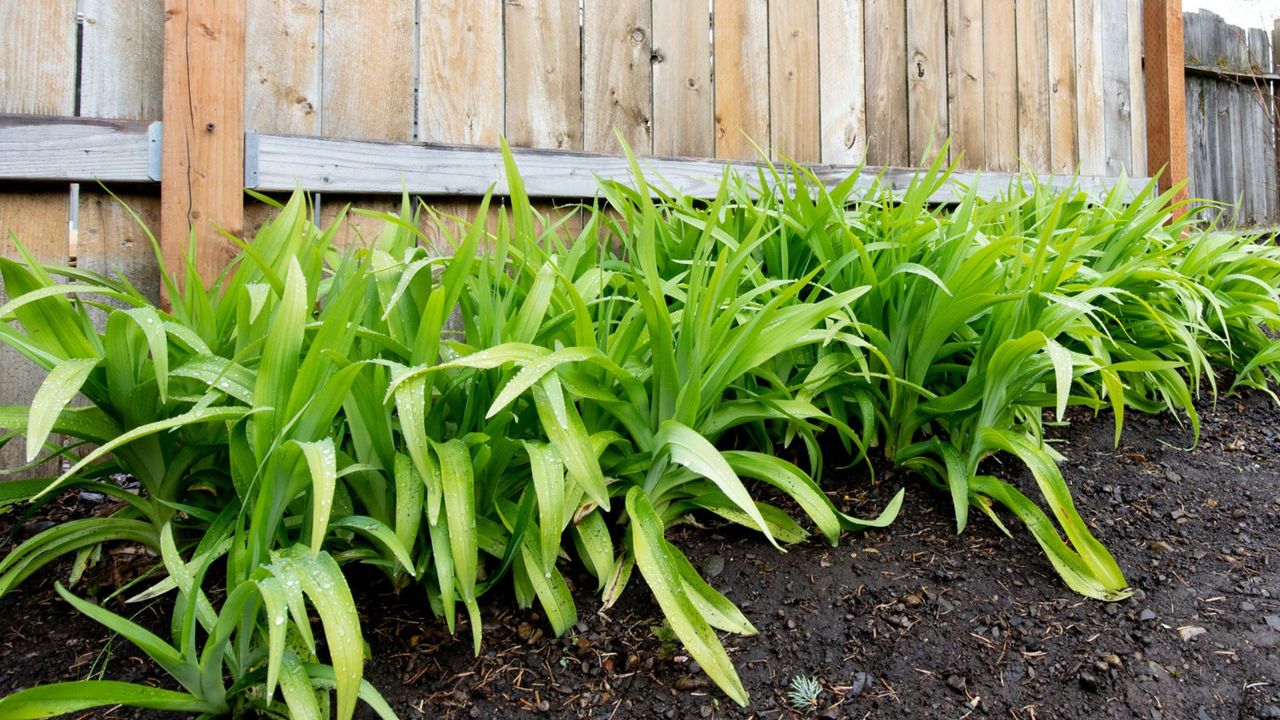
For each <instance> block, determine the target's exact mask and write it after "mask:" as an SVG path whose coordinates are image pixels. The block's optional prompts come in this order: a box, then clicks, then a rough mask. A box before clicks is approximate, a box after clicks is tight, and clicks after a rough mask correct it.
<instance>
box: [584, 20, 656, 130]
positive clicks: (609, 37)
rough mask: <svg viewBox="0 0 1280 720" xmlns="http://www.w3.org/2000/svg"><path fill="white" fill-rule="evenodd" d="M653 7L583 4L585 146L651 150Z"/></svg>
mask: <svg viewBox="0 0 1280 720" xmlns="http://www.w3.org/2000/svg"><path fill="white" fill-rule="evenodd" d="M652 38H653V9H652V6H651V3H650V0H585V2H584V4H583V20H582V43H583V48H582V83H583V88H582V91H583V97H584V98H585V100H584V102H583V108H582V113H583V116H582V120H583V129H582V145H583V149H586V150H592V151H595V152H617V151H618V149H619V148H618V140H617V138H615V137H614V134H613V133H614V129H615V128H616V129H617V130H618V132H620V133H621V134H622V137H623V138H625V139H626V141H627V144H628V145H630V146H631V149H632V150H633V151H634V152H636V153H639V154H642V155H645V154H649V153H651V152H653V63H652V62H651V60H650V55H651V53H652V52H653V45H652V42H651V40H652Z"/></svg>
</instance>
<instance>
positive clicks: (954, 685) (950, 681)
mask: <svg viewBox="0 0 1280 720" xmlns="http://www.w3.org/2000/svg"><path fill="white" fill-rule="evenodd" d="M968 684H969V681H968V680H966V679H965V678H964V677H961V676H960V675H948V676H947V687H949V688H951V689H952V690H955V691H956V692H958V693H963V692H964V688H965V686H966V685H968Z"/></svg>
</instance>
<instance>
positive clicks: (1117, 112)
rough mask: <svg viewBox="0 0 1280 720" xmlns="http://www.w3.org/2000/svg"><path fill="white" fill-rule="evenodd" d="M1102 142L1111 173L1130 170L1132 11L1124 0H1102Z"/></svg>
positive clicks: (1117, 173)
mask: <svg viewBox="0 0 1280 720" xmlns="http://www.w3.org/2000/svg"><path fill="white" fill-rule="evenodd" d="M1102 27H1103V28H1104V31H1103V33H1102V91H1103V128H1104V132H1103V142H1104V143H1105V148H1106V155H1107V161H1106V163H1107V164H1106V170H1107V174H1109V175H1119V174H1120V173H1122V172H1128V171H1129V167H1130V166H1131V165H1132V163H1133V135H1132V134H1131V133H1130V130H1129V124H1130V123H1131V122H1132V106H1131V104H1130V103H1131V102H1132V99H1131V95H1130V93H1129V48H1128V47H1127V45H1128V41H1127V38H1128V27H1129V14H1128V10H1126V8H1125V1H1124V0H1102Z"/></svg>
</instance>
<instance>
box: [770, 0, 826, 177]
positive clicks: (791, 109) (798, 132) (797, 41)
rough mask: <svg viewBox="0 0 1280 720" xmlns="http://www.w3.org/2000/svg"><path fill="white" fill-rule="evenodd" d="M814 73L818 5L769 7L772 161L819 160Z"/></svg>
mask: <svg viewBox="0 0 1280 720" xmlns="http://www.w3.org/2000/svg"><path fill="white" fill-rule="evenodd" d="M817 68H818V0H788V1H787V2H775V3H773V4H772V5H770V6H769V114H770V136H771V145H772V152H773V157H774V158H775V159H781V158H788V159H791V160H795V161H796V162H818V161H819V160H821V159H822V150H821V144H820V142H819V137H818V136H819V132H820V131H821V126H820V120H819V118H820V114H819V100H818V73H817V72H815V70H816V69H817ZM832 70H834V68H833V69H832Z"/></svg>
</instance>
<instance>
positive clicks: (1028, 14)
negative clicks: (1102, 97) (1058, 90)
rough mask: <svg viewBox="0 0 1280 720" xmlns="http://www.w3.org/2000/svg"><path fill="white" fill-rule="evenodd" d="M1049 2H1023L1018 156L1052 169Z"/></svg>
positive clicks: (1020, 7)
mask: <svg viewBox="0 0 1280 720" xmlns="http://www.w3.org/2000/svg"><path fill="white" fill-rule="evenodd" d="M1047 13H1048V5H1047V2H1046V0H1020V1H1019V2H1018V4H1017V12H1016V17H1017V33H1018V65H1017V66H1018V156H1019V159H1020V160H1021V161H1022V162H1024V163H1027V164H1028V165H1030V166H1031V167H1033V168H1044V167H1048V166H1049V44H1048V40H1047V38H1048V35H1049V18H1048V14H1047Z"/></svg>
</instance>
